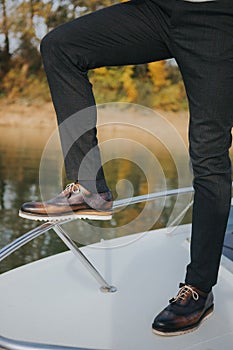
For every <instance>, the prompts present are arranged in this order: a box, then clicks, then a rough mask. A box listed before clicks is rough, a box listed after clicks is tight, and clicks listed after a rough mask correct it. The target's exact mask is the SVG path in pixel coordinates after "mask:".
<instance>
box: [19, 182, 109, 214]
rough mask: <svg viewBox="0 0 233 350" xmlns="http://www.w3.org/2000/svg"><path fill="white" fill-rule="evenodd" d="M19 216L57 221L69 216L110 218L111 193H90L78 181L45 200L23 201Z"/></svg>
mask: <svg viewBox="0 0 233 350" xmlns="http://www.w3.org/2000/svg"><path fill="white" fill-rule="evenodd" d="M19 216H21V217H23V218H26V219H31V220H40V221H57V220H66V219H70V218H80V219H92V220H110V219H111V218H112V194H111V192H110V191H107V192H103V193H91V192H89V191H88V190H86V189H85V188H84V187H83V186H81V185H80V184H78V183H72V184H69V185H67V186H66V188H65V190H64V191H62V192H61V193H60V194H58V195H57V196H56V197H55V198H52V199H50V200H48V201H45V202H29V203H24V204H23V205H22V207H21V210H20V211H19Z"/></svg>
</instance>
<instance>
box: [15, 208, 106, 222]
mask: <svg viewBox="0 0 233 350" xmlns="http://www.w3.org/2000/svg"><path fill="white" fill-rule="evenodd" d="M19 216H20V217H21V218H24V219H29V220H36V221H50V222H56V221H64V220H76V219H86V220H87V219H89V220H111V219H112V214H106V213H104V212H99V213H98V214H94V213H93V214H91V213H85V212H83V213H81V212H80V213H79V214H75V213H71V214H64V215H61V216H53V215H51V216H49V215H48V216H47V215H36V214H31V213H27V212H24V211H22V210H20V211H19Z"/></svg>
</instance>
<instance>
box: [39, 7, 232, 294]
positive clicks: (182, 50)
mask: <svg viewBox="0 0 233 350" xmlns="http://www.w3.org/2000/svg"><path fill="white" fill-rule="evenodd" d="M41 52H42V57H43V61H44V66H45V70H46V73H47V77H48V82H49V85H50V89H51V94H52V99H53V102H54V106H55V109H56V113H57V117H58V123H59V124H60V125H62V124H63V125H65V124H66V123H65V122H66V121H67V120H68V119H69V118H71V119H72V123H71V124H72V125H71V127H70V126H69V123H68V124H67V125H65V127H62V129H61V132H60V135H61V142H62V146H63V151H64V156H65V166H66V172H67V177H68V178H70V179H78V180H79V182H80V183H81V184H83V185H84V186H86V187H87V188H89V189H90V190H93V191H94V190H95V188H94V187H95V185H93V184H96V186H97V191H105V190H106V189H107V185H106V183H105V180H104V174H103V170H102V167H101V159H100V155H99V150H98V142H97V139H96V128H95V122H96V111H95V107H93V106H94V105H95V101H94V97H93V93H92V87H91V84H90V82H89V81H88V76H87V72H88V70H89V69H92V68H96V67H101V66H118V65H127V64H140V63H146V62H151V61H157V60H161V59H166V58H171V57H174V58H175V59H176V61H177V63H178V65H179V68H180V70H181V73H182V76H183V79H184V83H185V87H186V92H187V96H188V101H189V108H190V128H189V141H190V157H191V162H192V167H193V174H194V188H195V198H194V207H193V225H192V242H191V262H190V264H189V265H188V267H187V274H186V283H189V284H192V285H194V286H196V287H198V288H199V289H201V290H203V291H206V292H208V291H209V290H210V289H211V288H212V286H213V285H215V284H216V281H217V274H218V267H219V261H220V257H221V252H222V244H223V239H224V234H225V229H226V223H227V218H228V215H229V207H230V198H231V163H230V159H229V147H230V145H231V127H232V121H233V118H232V114H233V4H232V1H231V0H220V1H214V2H210V1H208V2H203V3H193V2H186V1H182V0H153V1H152V0H133V1H129V2H126V3H120V4H117V5H114V6H111V7H108V8H105V9H102V10H99V11H97V12H94V13H92V14H88V15H86V16H83V17H81V18H78V19H75V20H73V21H71V22H69V23H67V24H64V25H61V26H59V27H58V28H56V29H55V30H53V31H52V32H50V33H49V34H48V35H47V36H46V37H45V38H44V39H43V41H42V44H41ZM87 107H90V108H88V109H85V108H87ZM83 109H84V111H83V112H80V113H78V111H82V110H83ZM71 116H72V117H71ZM74 116H75V118H73V117H74ZM74 121H75V122H74ZM85 123H86V124H88V125H89V130H87V126H86V124H85ZM85 128H86V129H85ZM75 130H76V132H77V134H79V135H81V136H80V137H79V139H78V140H76V139H75V137H74V135H75ZM70 139H72V142H71V143H73V145H72V146H71V147H70ZM66 144H68V145H69V147H66V146H65V145H66ZM91 149H94V151H93V152H91ZM86 155H88V157H87V161H86V162H85V161H84V159H85V158H86ZM82 162H83V164H84V167H83V169H84V171H82V172H81V175H80V174H79V168H80V164H81V163H82Z"/></svg>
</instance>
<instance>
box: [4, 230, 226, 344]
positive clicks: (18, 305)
mask: <svg viewBox="0 0 233 350" xmlns="http://www.w3.org/2000/svg"><path fill="white" fill-rule="evenodd" d="M189 236H190V225H184V226H179V227H177V228H176V229H175V230H174V231H173V232H172V233H167V231H166V229H161V230H156V231H150V232H148V233H146V234H136V235H132V236H127V237H123V238H117V239H114V240H111V241H103V242H100V243H98V244H95V245H92V246H88V247H85V248H82V251H83V252H85V254H86V255H87V257H88V258H90V260H91V262H93V263H94V265H95V266H96V268H97V269H98V270H99V271H100V272H101V273H102V274H103V276H104V277H105V278H106V280H107V281H108V282H109V283H110V284H112V285H114V286H116V287H117V292H115V293H102V292H101V291H100V289H99V286H98V284H97V282H96V280H95V279H94V278H93V277H92V276H91V275H90V274H89V272H88V271H86V270H85V268H84V267H83V265H81V264H80V262H79V260H78V259H77V258H76V257H75V256H74V255H73V253H72V252H66V253H62V254H58V255H55V256H53V257H50V258H46V259H43V260H40V261H38V262H35V263H33V264H29V265H26V266H24V267H20V268H17V269H15V270H12V271H10V272H7V273H4V274H2V275H1V277H0V310H1V311H0V315H1V316H0V334H1V336H4V337H8V338H11V339H17V340H23V341H29V342H36V343H44V344H56V345H64V346H74V347H83V348H93V349H113V350H131V349H132V350H142V349H145V350H186V349H187V350H188V349H194V350H220V349H224V350H232V348H233V274H232V272H233V268H232V266H233V263H232V262H231V261H229V260H228V259H227V258H223V260H222V264H221V268H220V276H219V283H218V285H217V286H216V287H215V288H214V294H215V301H216V305H215V312H214V315H213V316H212V317H211V318H210V319H209V320H208V321H206V322H204V323H203V324H202V326H201V327H200V328H199V329H198V330H197V331H195V332H193V333H190V334H186V335H183V336H179V337H159V336H156V335H154V334H152V332H151V323H152V321H153V318H154V316H155V315H156V314H157V313H158V312H159V311H160V310H161V309H162V308H164V307H165V306H166V305H167V303H168V299H170V298H171V297H173V296H174V295H176V293H177V291H178V284H179V282H182V281H183V279H184V274H185V266H186V264H187V263H188V261H189V244H188V241H187V238H189ZM105 247H107V249H106V248H105Z"/></svg>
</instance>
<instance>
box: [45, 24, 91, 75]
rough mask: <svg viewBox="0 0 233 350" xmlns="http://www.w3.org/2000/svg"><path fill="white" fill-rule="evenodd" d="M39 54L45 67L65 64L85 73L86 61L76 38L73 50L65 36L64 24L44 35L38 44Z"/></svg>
mask: <svg viewBox="0 0 233 350" xmlns="http://www.w3.org/2000/svg"><path fill="white" fill-rule="evenodd" d="M40 52H41V56H42V59H43V62H44V64H45V66H46V67H51V68H52V67H54V66H56V65H57V64H58V63H59V66H60V64H61V63H62V62H66V63H67V64H68V65H70V64H71V65H75V66H77V67H79V68H80V69H81V70H83V71H86V66H87V64H86V59H85V55H84V52H82V45H79V42H78V36H77V38H76V42H75V50H74V49H73V46H72V44H71V43H70V41H69V38H68V37H67V35H66V34H65V24H64V25H61V26H59V27H57V28H55V29H53V30H52V31H51V32H49V33H48V34H46V35H45V36H44V37H43V39H42V41H41V43H40Z"/></svg>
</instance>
